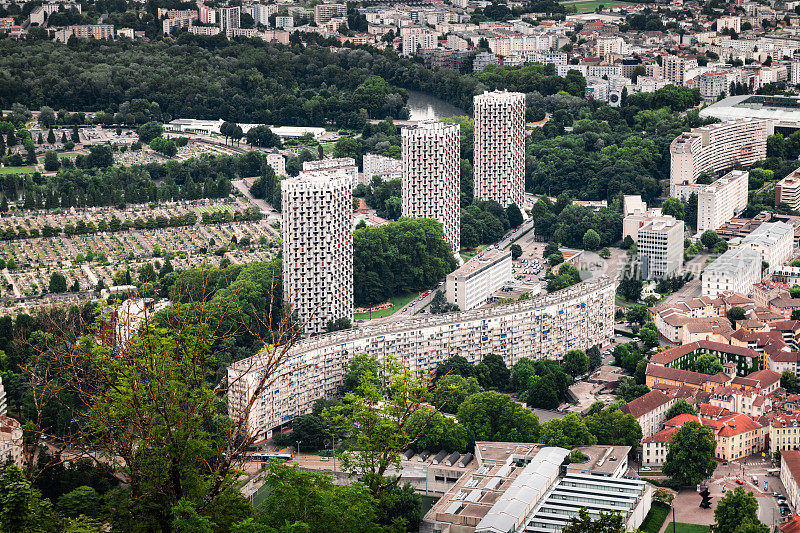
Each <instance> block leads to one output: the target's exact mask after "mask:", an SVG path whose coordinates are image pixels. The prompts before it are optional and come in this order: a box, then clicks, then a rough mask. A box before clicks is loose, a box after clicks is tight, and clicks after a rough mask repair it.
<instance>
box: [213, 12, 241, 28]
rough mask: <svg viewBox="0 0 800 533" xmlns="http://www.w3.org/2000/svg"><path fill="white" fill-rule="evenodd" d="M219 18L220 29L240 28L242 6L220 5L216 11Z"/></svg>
mask: <svg viewBox="0 0 800 533" xmlns="http://www.w3.org/2000/svg"><path fill="white" fill-rule="evenodd" d="M217 14H218V16H217V18H218V19H219V29H220V30H222V31H228V30H233V29H236V28H241V27H242V25H241V19H242V8H241V7H238V6H237V7H221V8H219V10H218V11H217Z"/></svg>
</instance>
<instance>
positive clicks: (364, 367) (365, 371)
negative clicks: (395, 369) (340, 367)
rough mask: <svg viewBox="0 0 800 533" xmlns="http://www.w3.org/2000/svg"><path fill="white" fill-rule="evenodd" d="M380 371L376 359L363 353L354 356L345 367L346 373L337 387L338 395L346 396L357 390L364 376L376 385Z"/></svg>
mask: <svg viewBox="0 0 800 533" xmlns="http://www.w3.org/2000/svg"><path fill="white" fill-rule="evenodd" d="M380 370H381V366H380V363H379V362H378V360H377V359H375V358H374V357H370V356H369V355H367V354H364V353H361V354H356V355H355V356H353V358H352V359H350V363H348V365H347V371H346V372H345V373H344V377H343V378H342V384H341V385H340V386H339V393H340V394H346V393H348V392H353V391H355V390H356V389H358V387H359V386H360V385H361V382H362V380H363V378H364V376H367V377H368V378H369V380H370V381H374V382H376V383H377V381H378V374H379V373H380Z"/></svg>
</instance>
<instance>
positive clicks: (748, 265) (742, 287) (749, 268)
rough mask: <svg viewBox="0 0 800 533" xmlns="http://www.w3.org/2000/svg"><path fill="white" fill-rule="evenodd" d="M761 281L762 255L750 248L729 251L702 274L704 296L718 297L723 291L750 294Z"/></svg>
mask: <svg viewBox="0 0 800 533" xmlns="http://www.w3.org/2000/svg"><path fill="white" fill-rule="evenodd" d="M759 281H761V254H760V253H759V252H757V251H756V250H753V249H750V248H738V249H733V250H728V251H727V252H725V253H724V254H722V255H721V256H719V257H718V258H717V259H716V260H714V262H713V263H711V264H710V265H709V266H708V267H707V268H706V269H705V271H703V274H702V286H703V289H702V295H703V296H712V297H714V296H716V295H717V294H719V293H721V292H723V291H731V292H738V293H740V294H750V292H752V288H753V285H754V284H756V283H758V282H759Z"/></svg>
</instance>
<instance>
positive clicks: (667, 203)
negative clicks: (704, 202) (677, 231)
mask: <svg viewBox="0 0 800 533" xmlns="http://www.w3.org/2000/svg"><path fill="white" fill-rule="evenodd" d="M661 214H663V215H670V216H673V217H675V218H676V219H678V220H683V218H684V216H685V215H686V213H685V211H684V206H683V202H681V201H680V200H679V199H678V198H675V197H673V196H670V197H669V198H667V199H666V200H664V203H663V204H661Z"/></svg>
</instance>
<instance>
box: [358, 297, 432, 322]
mask: <svg viewBox="0 0 800 533" xmlns="http://www.w3.org/2000/svg"><path fill="white" fill-rule="evenodd" d="M419 295H420V293H418V292H412V293H411V294H406V295H405V296H397V297H395V298H392V303H393V304H394V305H393V306H392V307H387V308H386V309H381V310H380V311H374V312H373V313H372V318H384V317H387V316H389V315H391V314H393V313H394V312H395V311H397V310H398V309H400V308H402V307H404V306H405V305H406V304H407V303H408V302H410V301H411V300H413V299H414V298H416V297H417V296H419ZM353 318H355V319H357V320H360V319H369V318H370V315H369V313H356V314H355V315H353Z"/></svg>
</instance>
